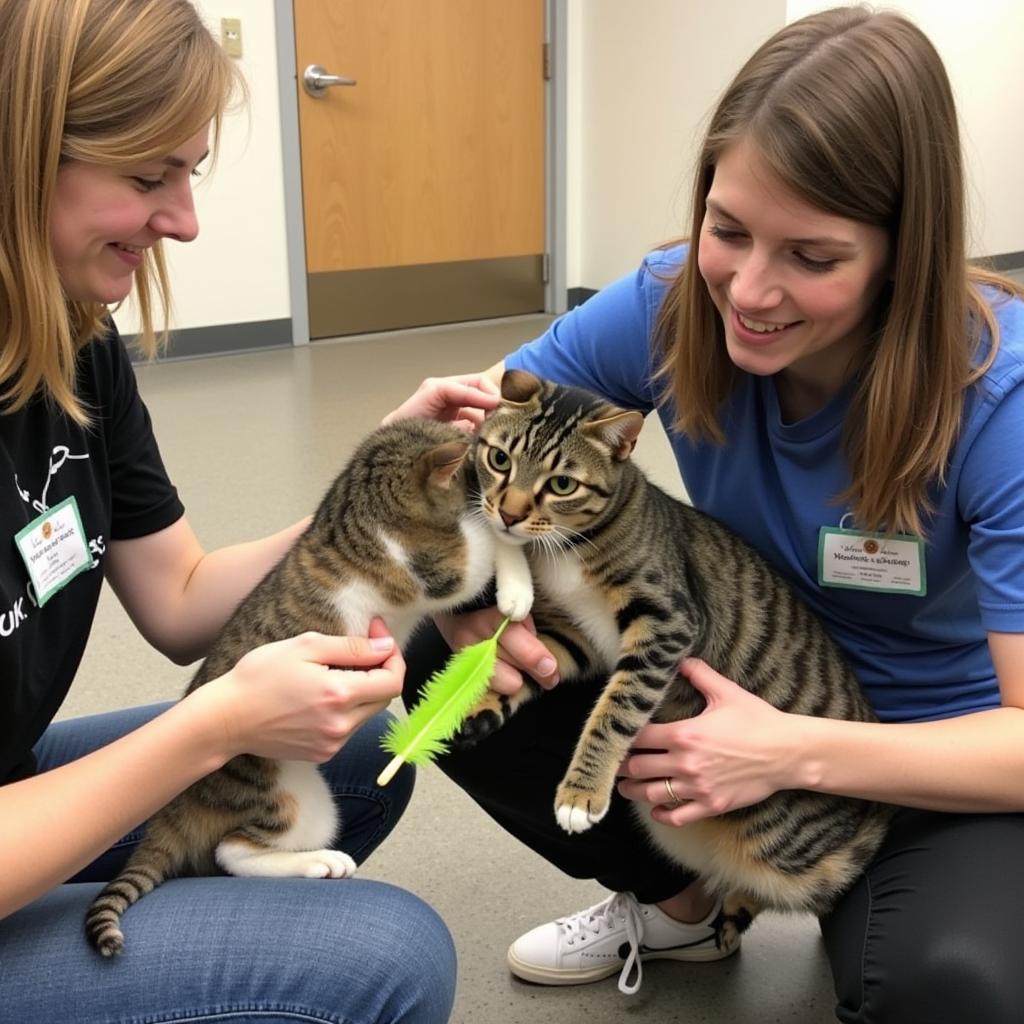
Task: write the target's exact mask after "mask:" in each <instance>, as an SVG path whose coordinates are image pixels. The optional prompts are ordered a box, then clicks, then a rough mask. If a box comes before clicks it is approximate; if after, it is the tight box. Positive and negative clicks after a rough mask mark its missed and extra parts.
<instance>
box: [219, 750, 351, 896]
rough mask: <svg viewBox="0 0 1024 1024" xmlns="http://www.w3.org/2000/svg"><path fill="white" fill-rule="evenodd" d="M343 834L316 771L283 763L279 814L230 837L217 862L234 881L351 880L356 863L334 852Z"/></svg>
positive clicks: (276, 802) (258, 820)
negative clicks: (240, 878)
mask: <svg viewBox="0 0 1024 1024" xmlns="http://www.w3.org/2000/svg"><path fill="white" fill-rule="evenodd" d="M337 831H338V812H337V808H336V807H335V805H334V799H333V797H332V796H331V792H330V790H329V789H328V788H327V783H326V782H324V779H323V776H322V775H321V774H320V772H319V771H318V770H317V767H316V765H314V764H308V763H306V762H301V761H282V762H281V763H280V773H279V775H278V779H277V785H276V786H275V790H274V802H273V810H272V811H265V812H263V813H261V814H260V815H259V816H257V817H254V818H253V819H252V820H250V821H249V822H247V823H246V824H245V825H243V826H241V827H239V828H237V829H234V830H233V831H231V832H230V833H228V834H227V835H226V836H224V838H223V839H221V841H220V842H219V843H218V844H217V848H216V850H215V852H214V856H215V858H216V860H217V863H218V864H219V865H220V867H221V868H222V869H223V870H224V871H226V872H228V874H231V875H239V876H247V877H268V878H348V877H350V876H351V875H354V874H355V871H356V862H355V861H354V860H353V859H352V858H351V857H350V856H349V855H348V854H347V853H343V852H342V851H341V850H332V849H330V848H329V844H330V843H331V842H332V841H333V840H334V837H335V833H336V832H337Z"/></svg>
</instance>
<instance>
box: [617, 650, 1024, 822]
mask: <svg viewBox="0 0 1024 1024" xmlns="http://www.w3.org/2000/svg"><path fill="white" fill-rule="evenodd" d="M989 646H990V649H991V651H992V658H993V662H994V663H995V667H996V672H997V675H998V677H999V681H1000V689H1001V692H1002V700H1003V706H1002V707H1000V708H996V709H993V710H990V711H980V712H976V713H974V714H968V715H962V716H959V717H957V718H949V719H944V720H942V721H936V722H921V723H912V724H875V723H861V722H843V721H836V720H834V719H823V718H810V717H807V716H801V715H789V714H785V713H783V712H781V711H779V710H777V709H776V708H773V707H772V706H771V705H769V704H767V703H765V702H764V701H762V700H760V699H759V698H757V697H754V696H753V695H752V694H750V693H748V692H747V691H745V690H743V689H742V688H741V687H739V686H738V685H737V684H736V683H734V682H731V681H730V680H728V679H725V678H724V677H722V676H721V675H719V674H718V673H717V672H715V671H714V670H713V669H711V668H710V667H709V666H707V665H706V664H704V663H703V662H699V661H688V662H686V663H685V664H684V672H685V674H686V676H687V678H688V679H689V680H690V682H691V683H693V685H694V686H696V687H697V688H698V689H699V690H700V691H701V692H702V693H703V694H704V696H705V697H706V699H707V707H706V708H705V710H704V711H703V712H702V713H701V714H700V715H698V716H696V717H695V718H692V719H688V720H686V721H683V722H671V723H668V724H665V725H650V726H648V727H647V728H646V729H644V730H642V731H641V733H640V734H639V735H638V737H637V739H636V742H635V744H634V745H635V746H636V747H638V748H645V749H652V750H659V751H663V753H657V754H635V755H632V756H631V757H629V758H627V759H626V761H625V762H624V763H623V767H622V771H623V774H624V775H625V776H626V781H623V782H622V783H620V785H619V790H620V792H621V793H622V795H623V796H626V797H629V798H630V799H635V800H643V801H646V802H648V803H651V804H656V805H659V804H663V802H664V799H665V786H664V783H663V781H662V780H663V779H665V778H670V779H671V780H672V787H673V790H674V791H675V792H676V793H677V794H678V796H679V797H680V798H681V799H683V800H686V801H688V802H687V803H684V804H683V805H682V806H680V807H675V808H668V807H665V806H657V807H655V810H654V812H653V813H654V816H655V817H656V818H657V819H658V820H660V821H664V822H667V823H670V824H673V825H684V824H687V823H689V822H691V821H696V820H698V819H700V818H704V817H707V816H709V815H713V814H721V813H723V812H724V811H727V810H731V809H733V808H736V807H744V806H747V805H749V804H752V803H756V802H757V801H759V800H763V799H765V798H766V797H767V796H770V795H771V794H772V793H774V792H776V791H779V790H783V789H809V790H814V791H817V792H823V793H837V794H840V795H844V796H854V797H860V798H863V799H869V800H881V801H885V802H887V803H893V804H899V805H901V806H906V807H920V808H924V809H927V810H936V811H950V812H1017V811H1024V785H1022V780H1024V634H1009V633H991V634H989Z"/></svg>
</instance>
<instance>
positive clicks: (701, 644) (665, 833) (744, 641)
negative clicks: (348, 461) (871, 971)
mask: <svg viewBox="0 0 1024 1024" xmlns="http://www.w3.org/2000/svg"><path fill="white" fill-rule="evenodd" d="M501 394H502V402H501V404H500V405H499V406H498V408H497V409H495V410H494V412H493V413H491V414H490V415H489V416H488V418H487V419H486V421H485V422H484V424H483V426H482V427H481V430H480V433H479V436H478V440H477V449H476V463H477V473H478V476H479V484H480V489H481V502H482V506H483V510H484V513H485V515H486V517H487V519H488V521H489V522H490V524H491V526H492V527H493V528H494V530H495V533H496V535H497V537H498V538H499V541H504V543H499V544H498V545H497V547H496V550H495V559H496V562H497V564H498V565H499V566H500V565H502V563H505V566H506V568H505V570H504V578H505V579H506V580H509V579H514V572H513V569H512V567H513V566H514V565H515V563H516V561H517V560H518V561H519V562H520V563H521V566H520V570H519V572H520V581H521V580H522V578H523V577H524V576H525V577H526V578H527V579H528V578H529V576H532V579H533V584H534V587H535V590H536V596H535V599H534V604H533V615H534V620H535V622H536V625H537V630H538V635H539V636H540V637H541V639H542V640H543V641H544V643H545V644H546V645H547V646H548V647H549V648H550V649H551V651H552V652H553V653H554V655H555V656H556V658H557V660H558V668H559V674H560V676H561V678H562V680H563V681H564V680H567V679H571V678H574V677H576V678H579V677H591V678H594V677H598V676H599V677H600V678H602V679H607V683H606V685H605V686H604V689H603V691H602V693H601V695H600V697H599V699H598V700H597V702H596V704H595V706H594V709H593V711H592V713H591V714H590V717H589V719H588V720H587V722H586V725H585V726H584V729H583V733H582V735H581V736H580V738H579V741H578V743H577V746H576V749H575V753H574V755H573V758H572V761H571V763H570V765H569V768H568V770H567V771H566V773H565V775H564V777H563V779H562V782H561V784H560V785H559V787H558V791H557V795H556V797H555V814H556V817H557V820H558V823H559V824H560V825H561V826H562V828H564V829H565V830H566V831H567V832H570V833H573V832H582V831H584V830H586V829H588V828H590V827H591V825H593V824H594V823H595V822H598V821H600V820H601V819H602V818H603V817H604V815H605V814H606V813H607V811H608V807H609V802H610V799H611V795H612V790H613V788H614V785H615V777H616V772H617V769H618V766H619V764H620V762H621V761H622V759H623V757H624V756H625V755H626V754H627V753H628V751H629V749H630V746H631V745H632V743H633V739H634V737H635V736H636V734H637V733H638V732H639V731H640V729H641V728H643V726H645V725H646V724H647V723H648V722H650V721H652V720H656V721H661V722H665V721H674V720H678V719H682V718H688V717H691V716H693V715H696V714H698V713H699V712H700V711H701V710H702V709H703V707H704V698H703V697H702V696H701V695H700V693H699V692H698V691H697V690H695V689H694V688H693V687H692V686H691V685H690V684H689V683H688V682H687V681H686V680H685V679H684V678H683V677H682V676H681V675H680V674H679V663H680V661H681V660H682V659H683V658H685V657H688V656H694V657H699V658H702V659H703V660H705V661H706V662H708V664H710V665H711V666H712V667H714V668H715V669H716V670H718V671H719V672H720V673H722V674H723V675H724V676H726V677H727V678H729V679H733V680H736V681H737V682H738V683H739V684H740V685H742V686H743V687H744V688H746V689H747V690H749V691H750V692H752V693H754V694H756V695H757V696H758V697H761V698H763V699H764V700H766V701H768V702H769V703H771V704H773V705H775V706H776V707H778V708H781V709H782V710H784V711H790V712H794V713H796V714H801V715H817V716H822V717H829V718H842V719H851V720H855V721H872V720H873V719H874V716H873V714H872V711H871V708H870V707H869V705H868V703H867V701H866V699H865V697H864V696H863V694H862V691H861V689H860V686H859V685H858V683H857V680H856V679H855V678H854V676H853V674H852V673H851V671H850V669H849V668H848V666H847V664H846V662H845V660H844V658H843V656H842V654H841V653H840V651H839V649H838V647H837V646H836V645H835V644H834V643H833V642H832V640H831V639H830V638H829V636H828V635H827V634H826V632H825V630H824V628H823V627H822V626H821V624H820V623H819V621H818V620H817V618H816V617H815V615H814V614H813V612H811V610H810V609H809V608H808V607H807V605H806V604H804V603H803V601H801V600H800V598H798V597H797V595H796V594H795V593H794V591H793V590H792V589H791V588H790V586H789V585H788V584H787V583H786V582H785V581H784V580H783V579H782V577H781V576H780V575H779V574H778V573H777V572H776V571H775V570H774V569H772V568H771V567H770V566H769V565H768V563H767V562H766V561H765V560H764V558H762V557H761V556H760V555H759V554H758V553H757V552H756V551H755V550H754V549H753V548H752V547H751V546H750V545H749V544H747V543H746V542H745V541H743V540H741V539H740V538H739V537H738V536H737V535H736V534H735V533H733V532H732V531H731V530H730V529H728V528H727V527H725V526H724V525H722V524H721V523H719V522H718V521H717V520H715V519H713V518H712V517H710V516H708V515H706V514H704V513H702V512H699V511H697V510H696V509H694V508H692V507H691V506H688V505H685V504H683V503H682V502H679V501H676V500H675V499H673V498H670V497H669V496H668V495H666V494H665V493H664V492H662V491H661V490H660V489H659V488H657V487H656V486H654V485H653V484H652V483H650V482H649V481H648V480H647V479H646V478H645V477H644V476H643V474H642V473H641V471H640V470H639V469H638V468H637V467H636V466H635V465H634V464H633V463H632V462H631V461H630V458H629V456H630V454H631V452H632V450H633V446H634V444H635V443H636V438H637V435H638V434H639V432H640V428H641V426H642V425H643V417H642V415H641V414H640V413H639V412H627V411H624V410H622V409H617V408H615V407H614V406H611V405H609V403H607V402H606V401H604V400H603V399H600V398H598V397H596V396H594V395H592V394H590V393H589V392H586V391H583V390H580V389H577V388H567V387H560V386H556V385H554V384H552V383H550V382H546V381H541V380H539V379H538V378H537V377H534V376H533V375H531V374H529V373H525V372H523V371H516V370H510V371H508V372H506V373H505V375H504V377H503V378H502V382H501ZM524 552H525V556H526V561H528V567H527V566H526V561H524V558H523V556H524ZM501 578H502V577H501V576H499V594H498V597H499V605H501V604H502V595H501V589H500V581H501ZM508 603H509V602H508V601H507V600H506V601H505V604H508ZM518 611H519V613H520V614H522V608H519V609H518ZM541 692H542V691H541V689H540V687H538V686H537V685H536V684H535V683H531V682H530V681H529V680H528V681H527V685H524V686H523V687H522V688H521V689H520V690H519V691H518V692H517V694H515V695H514V696H513V697H506V696H499V695H497V694H494V693H490V694H488V695H487V697H486V698H485V699H484V702H483V703H482V704H481V705H478V707H477V709H476V710H475V712H474V714H473V717H471V718H470V719H469V720H468V721H467V722H466V724H465V725H464V727H463V732H462V740H463V741H464V742H466V743H473V742H476V741H477V740H479V739H480V738H481V737H482V736H484V735H487V734H488V733H489V732H491V731H493V730H494V729H496V728H498V727H499V726H500V725H501V724H502V722H504V721H505V720H507V719H508V718H509V717H510V716H511V715H512V714H514V713H515V711H516V710H517V709H518V708H519V707H521V706H522V705H523V704H524V703H526V702H527V701H529V700H532V699H533V698H534V697H536V696H538V695H539V694H540V693H541ZM891 813H892V809H891V808H889V807H887V806H883V805H880V804H875V803H870V802H866V801H862V800H855V799H848V798H844V797H836V796H829V795H822V794H817V793H810V792H805V791H784V792H779V793H775V794H774V795H773V796H771V797H769V798H768V799H766V800H764V801H763V802H761V803H758V804H756V805H755V806H752V807H745V808H741V809H739V810H735V811H730V812H728V813H726V814H722V815H720V816H718V817H714V818H710V819H706V820H704V821H700V822H697V823H694V824H691V825H688V826H685V827H682V828H674V827H669V826H665V825H661V824H659V823H657V822H655V821H653V820H652V819H651V818H650V817H649V815H648V814H646V813H644V814H640V815H639V817H640V819H641V820H642V821H643V824H644V825H645V826H646V828H647V829H648V830H649V832H650V834H651V836H652V838H653V839H654V841H655V843H656V844H657V845H658V846H659V847H660V848H661V849H662V850H663V851H664V852H665V853H666V854H668V856H669V857H670V858H672V859H673V860H674V861H677V862H678V863H681V864H683V865H685V866H686V867H688V868H690V869H692V870H694V871H696V872H698V873H699V874H700V876H701V878H702V879H703V880H704V882H705V883H706V884H707V885H708V886H709V887H710V888H711V889H712V890H713V891H715V892H717V893H718V894H719V895H721V896H722V897H723V899H724V904H725V905H724V911H723V914H722V915H721V917H720V919H719V922H718V925H719V927H718V933H719V941H720V942H721V941H730V940H731V939H732V938H734V937H735V934H736V932H739V931H742V930H743V929H744V928H746V927H747V926H748V925H749V923H750V921H751V919H752V918H753V916H754V914H756V913H757V912H758V911H759V910H760V909H762V908H763V907H773V908H777V909H801V910H808V911H812V912H814V913H821V912H823V911H824V910H826V909H827V908H828V907H829V906H830V905H831V903H832V902H833V901H834V899H835V898H836V897H837V896H838V894H839V893H840V892H842V890H843V889H844V888H845V887H847V886H848V885H849V884H850V883H851V882H852V880H853V879H854V877H855V876H856V875H857V874H858V873H859V872H860V871H861V869H862V868H863V867H864V865H865V864H866V862H867V861H868V860H869V859H870V858H871V856H872V855H873V854H874V852H875V851H876V849H877V848H878V846H879V843H880V842H881V840H882V838H883V836H884V833H885V830H886V826H887V823H888V820H889V818H890V816H891ZM727 932H730V933H731V934H728V935H727V934H726V933H727Z"/></svg>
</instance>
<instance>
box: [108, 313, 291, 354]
mask: <svg viewBox="0 0 1024 1024" xmlns="http://www.w3.org/2000/svg"><path fill="white" fill-rule="evenodd" d="M131 340H132V339H131V336H130V335H126V336H125V341H126V342H128V343H129V350H130V351H131V352H132V358H133V359H136V360H142V359H144V358H145V357H143V356H140V355H138V354H137V353H136V352H135V350H134V349H131V348H130V343H131ZM291 346H292V322H291V320H290V319H289V318H287V317H286V318H284V319H281V320H254V321H252V322H250V323H244V324H217V325H216V326H213V327H188V328H185V329H183V330H180V331H171V335H170V337H169V338H168V340H167V347H166V348H165V349H164V350H163V352H161V353H160V355H159V356H158V359H159V360H160V361H163V360H169V359H198V358H201V357H203V356H223V355H229V354H231V353H235V352H251V351H256V350H260V349H266V348H291Z"/></svg>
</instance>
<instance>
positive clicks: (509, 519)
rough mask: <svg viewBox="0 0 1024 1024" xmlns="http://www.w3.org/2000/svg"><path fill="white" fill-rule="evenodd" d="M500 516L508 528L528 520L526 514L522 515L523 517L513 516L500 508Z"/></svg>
mask: <svg viewBox="0 0 1024 1024" xmlns="http://www.w3.org/2000/svg"><path fill="white" fill-rule="evenodd" d="M498 515H500V516H501V521H502V522H503V523H504V524H505V525H506V526H515V525H516V523H521V522H522V521H523V520H524V519H525V518H526V515H525V514H524V515H521V516H517V515H512V514H510V513H508V512H506V511H505V510H504V509H503V508H499V509H498Z"/></svg>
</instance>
